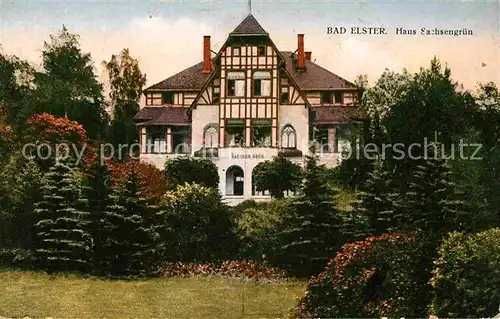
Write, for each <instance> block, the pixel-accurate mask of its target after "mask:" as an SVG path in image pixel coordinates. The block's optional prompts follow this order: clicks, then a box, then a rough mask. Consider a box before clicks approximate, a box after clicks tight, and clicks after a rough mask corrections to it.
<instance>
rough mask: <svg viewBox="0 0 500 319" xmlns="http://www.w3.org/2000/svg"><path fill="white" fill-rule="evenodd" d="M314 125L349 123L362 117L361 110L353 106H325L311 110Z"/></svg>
mask: <svg viewBox="0 0 500 319" xmlns="http://www.w3.org/2000/svg"><path fill="white" fill-rule="evenodd" d="M313 114H314V117H313V120H312V122H313V123H314V124H333V123H349V122H352V121H353V120H360V119H362V118H363V117H364V115H363V112H362V110H361V109H360V108H359V107H355V106H327V107H314V108H313Z"/></svg>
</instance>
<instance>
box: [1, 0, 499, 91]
mask: <svg viewBox="0 0 500 319" xmlns="http://www.w3.org/2000/svg"><path fill="white" fill-rule="evenodd" d="M499 2H500V1H498V0H496V1H422V0H421V1H390V0H387V1H363V2H358V1H307V0H306V1H269V0H267V1H256V0H254V1H252V14H253V15H254V16H255V18H256V19H257V20H258V21H259V22H260V24H261V25H262V26H263V27H264V29H266V31H267V32H268V33H269V34H270V36H271V38H272V39H273V41H274V42H275V44H276V45H277V47H278V49H280V50H282V51H295V50H296V48H297V34H298V33H304V34H305V50H306V51H312V59H313V60H316V63H318V64H320V65H321V66H323V67H325V68H326V69H328V70H330V71H332V72H334V73H336V74H338V75H339V76H341V77H344V78H346V79H348V80H351V81H353V80H354V79H355V78H356V76H357V75H359V74H366V75H367V76H368V79H369V82H370V83H371V84H373V83H374V81H376V80H377V79H378V78H379V76H380V75H381V74H382V72H383V71H384V69H386V68H388V69H390V70H393V71H397V72H399V71H401V70H402V69H403V68H406V69H408V70H409V71H410V72H418V70H419V69H420V68H421V67H427V66H428V65H429V63H430V60H431V59H432V58H433V57H434V56H436V57H437V58H439V59H440V60H441V62H442V63H443V64H446V65H448V66H449V67H450V68H451V70H452V77H453V78H454V79H455V80H457V81H458V82H459V83H462V84H463V85H464V87H465V88H466V89H474V88H475V87H476V85H477V83H478V82H488V81H494V82H496V83H497V84H500V4H499ZM247 14H248V9H247V1H246V0H245V1H224V0H220V1H214V0H202V1H200V0H198V1H186V0H184V1H179V0H159V1H111V0H108V1H97V0H94V1H86V0H80V1H68V0H67V1H37V0H30V1H5V0H0V32H1V33H0V43H1V50H2V52H3V53H4V54H15V55H17V56H19V57H21V58H24V59H27V60H29V61H30V62H32V63H33V64H35V65H40V63H41V51H42V49H43V43H44V41H47V40H48V39H49V36H50V34H55V33H57V31H58V30H59V29H60V28H61V27H62V25H63V24H64V25H66V26H67V27H68V29H69V30H70V32H71V33H76V34H78V35H79V36H80V43H81V46H82V50H83V51H84V52H90V53H91V55H92V58H93V61H94V63H95V67H96V73H97V74H98V76H99V77H101V78H102V79H103V78H105V74H104V73H103V71H102V66H101V63H102V61H104V60H109V59H110V57H111V55H112V54H116V53H118V52H120V51H121V50H122V49H123V48H129V49H130V53H131V55H132V56H134V57H136V58H137V59H138V60H139V63H140V67H141V70H142V71H143V72H144V73H146V75H147V79H148V83H147V85H152V84H154V83H156V82H159V81H161V80H163V79H165V78H167V77H169V76H171V75H173V74H175V73H176V72H179V71H181V70H183V69H185V68H187V67H189V66H191V65H193V64H196V63H198V62H200V61H201V60H202V41H203V35H211V36H212V50H214V51H217V50H218V49H219V48H220V47H221V46H222V44H223V42H224V41H225V39H226V37H227V35H228V34H229V33H230V32H231V31H232V30H233V29H234V28H235V27H236V26H237V25H238V24H239V23H240V22H241V21H242V20H243V19H244V18H245V16H246V15H247ZM329 26H331V27H346V28H350V27H385V28H387V30H388V33H389V34H387V35H353V34H341V35H339V34H327V32H326V28H327V27H329ZM396 28H405V29H412V28H415V29H417V31H419V30H420V28H431V29H434V28H442V29H462V28H467V29H470V30H472V31H473V35H472V36H458V37H454V36H422V35H412V36H407V35H396V34H395V29H396Z"/></svg>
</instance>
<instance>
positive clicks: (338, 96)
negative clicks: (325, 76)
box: [335, 92, 344, 104]
mask: <svg viewBox="0 0 500 319" xmlns="http://www.w3.org/2000/svg"><path fill="white" fill-rule="evenodd" d="M335 103H336V104H342V103H344V96H343V94H342V92H335Z"/></svg>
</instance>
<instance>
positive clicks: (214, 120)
mask: <svg viewBox="0 0 500 319" xmlns="http://www.w3.org/2000/svg"><path fill="white" fill-rule="evenodd" d="M218 112H219V106H218V105H197V107H196V109H193V112H192V126H191V127H192V130H191V134H192V135H191V136H192V151H193V152H195V151H197V150H199V149H200V148H201V147H202V146H203V133H204V129H205V127H206V126H207V125H208V124H215V125H218V122H219V114H218Z"/></svg>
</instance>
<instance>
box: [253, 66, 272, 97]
mask: <svg viewBox="0 0 500 319" xmlns="http://www.w3.org/2000/svg"><path fill="white" fill-rule="evenodd" d="M270 95H271V72H269V71H256V72H254V74H253V96H270Z"/></svg>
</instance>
